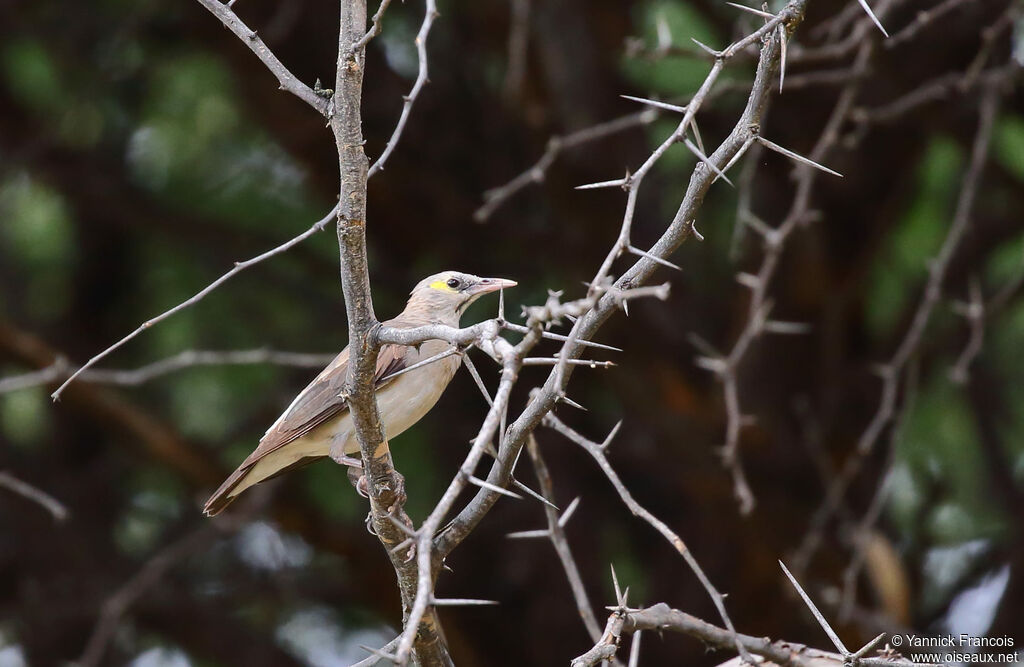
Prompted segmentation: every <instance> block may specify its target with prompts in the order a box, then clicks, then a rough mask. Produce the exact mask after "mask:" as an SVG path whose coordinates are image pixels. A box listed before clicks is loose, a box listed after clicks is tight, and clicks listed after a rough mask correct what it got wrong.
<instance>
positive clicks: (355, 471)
mask: <svg viewBox="0 0 1024 667" xmlns="http://www.w3.org/2000/svg"><path fill="white" fill-rule="evenodd" d="M348 481H349V482H351V483H352V487H353V488H355V490H356V493H358V494H359V495H361V496H362V497H363V498H369V497H370V481H369V480H368V479H367V478H366V475H364V474H363V468H362V466H361V465H360V467H358V468H356V467H351V468H349V469H348Z"/></svg>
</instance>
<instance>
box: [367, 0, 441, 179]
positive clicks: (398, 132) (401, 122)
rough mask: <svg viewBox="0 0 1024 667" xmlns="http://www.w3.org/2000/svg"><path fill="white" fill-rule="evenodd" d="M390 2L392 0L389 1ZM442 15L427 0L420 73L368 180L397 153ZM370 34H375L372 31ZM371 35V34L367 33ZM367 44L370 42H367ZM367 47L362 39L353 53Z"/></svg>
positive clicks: (433, 2)
mask: <svg viewBox="0 0 1024 667" xmlns="http://www.w3.org/2000/svg"><path fill="white" fill-rule="evenodd" d="M387 2H390V0H387ZM386 4H387V3H386V2H382V3H381V9H380V11H379V12H378V14H379V13H380V12H383V11H384V7H385V6H386ZM438 16H440V14H438V13H437V0H426V10H425V13H424V15H423V23H422V24H421V25H420V30H419V32H418V33H416V57H417V59H418V60H419V71H418V72H417V74H416V81H415V83H413V85H412V90H410V91H409V94H408V95H406V96H405V97H404V98H403V99H404V102H403V103H402V113H401V115H400V116H399V117H398V124H396V125H395V131H394V132H392V133H391V138H390V139H388V143H387V146H385V147H384V152H383V153H381V154H380V157H379V158H377V159H376V161H374V163H373V166H371V167H370V171H369V173H368V174H367V175H366V177H367V178H369V177H370V176H373V175H374V174H376V173H377V172H378V171H381V170H382V169H384V163H385V162H387V160H388V158H389V157H391V154H392V153H393V152H394V151H395V148H396V147H397V146H398V140H399V139H401V138H402V131H403V130H405V124H406V123H407V122H408V120H409V115H410V114H411V113H412V105H413V104H415V103H416V98H417V97H418V96H419V94H420V91H421V90H423V86H425V85H426V84H427V80H428V79H427V77H428V73H427V36H428V35H429V34H430V27H431V26H432V25H434V19H436V18H437V17H438ZM377 21H378V16H376V15H375V16H374V17H373V25H374V30H376V31H377V32H380V28H379V27H378V25H377ZM370 32H373V30H371V31H370ZM367 34H369V33H367ZM366 41H367V42H368V41H369V40H366ZM365 46H366V42H364V41H363V40H362V39H360V40H359V41H358V42H356V43H355V44H354V45H353V46H352V50H353V51H360V52H361V51H362V50H363V48H364V47H365Z"/></svg>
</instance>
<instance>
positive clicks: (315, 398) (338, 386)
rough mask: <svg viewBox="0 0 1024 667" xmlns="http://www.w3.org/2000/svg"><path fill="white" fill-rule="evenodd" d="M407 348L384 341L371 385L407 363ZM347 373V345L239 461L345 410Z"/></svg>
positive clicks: (251, 459) (384, 380)
mask: <svg viewBox="0 0 1024 667" xmlns="http://www.w3.org/2000/svg"><path fill="white" fill-rule="evenodd" d="M408 352H409V348H408V347H406V346H404V345H384V346H382V347H381V348H380V354H379V355H378V356H377V367H376V369H375V371H374V374H373V386H374V389H375V390H376V389H379V388H381V387H382V386H384V385H386V384H387V383H388V382H390V381H391V377H392V376H393V375H394V374H395V373H397V372H398V371H400V370H402V369H403V368H405V367H406V362H405V359H406V355H407V354H408ZM347 377H348V348H345V349H344V350H342V352H341V354H339V355H338V356H337V357H335V359H334V361H332V362H331V363H330V364H328V366H327V368H325V369H324V370H323V371H321V373H320V375H318V376H316V379H314V380H313V381H312V382H310V383H309V386H307V387H306V388H305V389H303V390H302V392H300V393H299V395H298V396H296V397H295V400H294V401H292V404H291V405H289V406H288V409H287V410H285V411H284V414H282V415H281V416H280V417H278V419H277V421H276V422H274V424H273V426H271V427H270V429H268V430H267V433H266V435H264V436H263V438H262V439H261V440H260V444H259V447H257V448H256V450H255V451H254V452H253V453H252V454H250V455H249V457H248V458H247V459H246V460H245V462H244V463H243V464H242V467H247V466H249V465H252V464H254V463H255V462H256V461H258V460H260V459H261V458H263V457H264V456H266V455H267V454H269V453H270V452H273V451H275V450H277V449H279V448H281V447H283V446H285V445H287V444H288V443H290V442H292V441H293V440H296V439H298V438H301V437H302V436H304V435H306V434H307V433H309V432H310V431H311V430H313V429H314V428H316V427H317V426H319V425H321V424H323V423H324V422H326V421H329V420H330V419H332V418H334V417H336V416H337V415H339V414H341V413H343V412H344V411H345V410H348V402H347V401H346V400H345V399H344V398H343V397H342V396H341V391H342V389H343V388H344V386H345V380H346V379H347Z"/></svg>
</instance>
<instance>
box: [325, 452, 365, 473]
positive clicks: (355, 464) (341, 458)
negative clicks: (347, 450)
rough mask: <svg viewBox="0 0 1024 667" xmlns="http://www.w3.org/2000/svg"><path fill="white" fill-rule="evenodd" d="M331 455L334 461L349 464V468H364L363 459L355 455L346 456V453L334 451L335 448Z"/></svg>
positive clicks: (344, 464) (339, 463)
mask: <svg viewBox="0 0 1024 667" xmlns="http://www.w3.org/2000/svg"><path fill="white" fill-rule="evenodd" d="M330 456H331V460H332V461H334V462H335V463H337V464H338V465H343V466H348V467H349V468H358V469H359V470H362V469H363V462H362V460H361V459H357V458H356V457H354V456H346V455H345V454H337V453H335V452H334V449H333V448H332V449H331V454H330Z"/></svg>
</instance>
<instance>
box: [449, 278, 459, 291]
mask: <svg viewBox="0 0 1024 667" xmlns="http://www.w3.org/2000/svg"><path fill="white" fill-rule="evenodd" d="M445 284H446V285H448V287H451V288H452V289H458V287H459V285H460V284H461V283H459V279H458V278H449V279H448V282H447V283H445Z"/></svg>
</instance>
